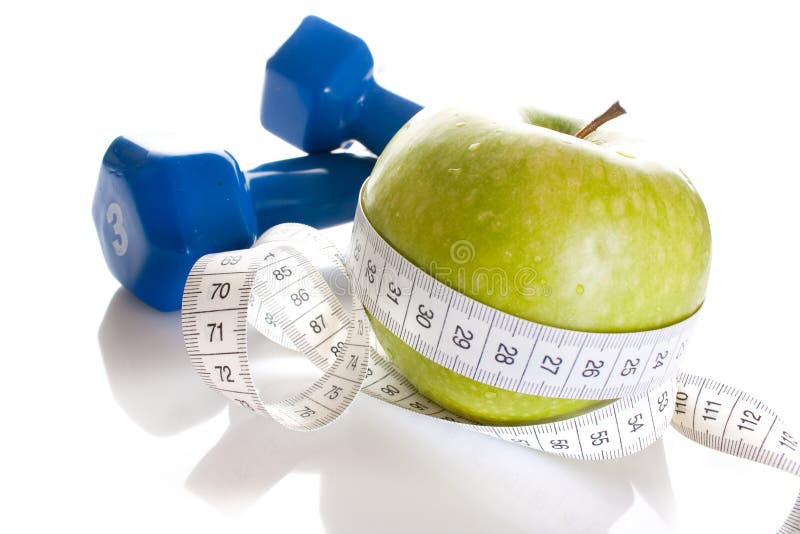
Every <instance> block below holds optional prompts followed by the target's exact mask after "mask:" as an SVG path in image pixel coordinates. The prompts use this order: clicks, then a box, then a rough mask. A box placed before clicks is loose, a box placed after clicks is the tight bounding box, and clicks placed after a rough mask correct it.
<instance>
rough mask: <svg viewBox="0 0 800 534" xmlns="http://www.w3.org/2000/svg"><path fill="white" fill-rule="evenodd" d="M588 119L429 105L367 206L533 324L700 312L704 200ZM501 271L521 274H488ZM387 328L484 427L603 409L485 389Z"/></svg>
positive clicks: (605, 326) (468, 289)
mask: <svg viewBox="0 0 800 534" xmlns="http://www.w3.org/2000/svg"><path fill="white" fill-rule="evenodd" d="M583 124H584V123H582V122H578V121H575V120H572V119H567V118H564V117H559V116H555V115H550V114H547V113H543V112H539V111H533V110H527V111H524V112H520V113H518V114H515V115H514V117H510V118H505V119H498V118H492V117H490V116H484V115H482V114H480V113H473V112H467V111H462V110H455V109H446V110H441V111H431V110H424V111H423V112H421V113H419V114H418V115H417V116H415V117H414V118H413V119H412V120H411V121H410V122H409V123H407V124H406V125H405V126H404V127H403V129H401V130H400V131H399V132H398V133H397V134H396V135H395V137H394V138H393V139H392V141H391V142H390V143H389V145H388V146H387V147H386V149H385V150H384V152H383V153H382V154H381V156H380V158H379V159H378V162H377V164H376V165H375V168H374V170H373V172H372V175H371V177H370V178H369V180H368V181H367V183H366V186H365V189H364V195H363V198H362V202H363V204H362V205H363V209H364V213H365V214H366V216H367V218H368V219H369V221H370V222H371V223H372V225H373V226H374V227H375V229H376V230H377V231H378V233H379V234H380V235H381V236H382V237H383V238H384V239H386V241H388V242H389V243H390V244H391V245H392V246H393V247H394V248H395V249H396V250H397V251H398V252H400V253H401V254H402V255H403V256H404V257H405V258H407V259H408V260H409V261H411V262H412V263H414V264H415V265H416V266H417V267H419V268H421V269H423V270H425V271H426V272H428V274H431V275H432V276H434V277H436V278H437V279H438V280H439V281H441V282H444V283H446V284H448V285H450V286H451V287H453V288H455V289H456V290H458V291H460V292H461V293H464V294H466V295H469V296H470V297H472V298H474V299H476V300H478V301H480V302H483V303H484V304H487V305H489V306H493V307H495V308H497V309H499V310H502V311H505V312H507V313H510V314H513V315H516V316H518V317H522V318H525V319H528V320H531V321H536V322H539V323H542V324H546V325H550V326H556V327H561V328H567V329H572V330H581V331H591V332H634V331H641V330H649V329H654V328H659V327H663V326H667V325H670V324H673V323H675V322H678V321H680V320H682V319H685V318H686V317H688V316H690V315H691V314H692V313H694V312H695V311H696V310H697V309H698V308H699V306H700V305H701V304H702V302H703V296H704V293H705V288H706V283H707V280H708V272H709V262H710V249H711V234H710V229H709V224H708V217H707V214H706V209H705V206H704V205H703V202H702V201H701V199H700V197H699V195H698V194H697V191H696V190H695V188H694V187H693V186H692V184H691V182H690V181H689V179H688V178H687V177H686V175H685V174H684V173H683V172H682V171H680V170H675V169H672V168H670V167H668V166H666V165H663V164H661V163H658V162H657V161H653V160H650V159H646V158H642V157H637V155H636V154H632V153H630V150H625V151H623V150H621V149H619V147H618V145H617V144H615V141H614V140H613V138H612V137H611V136H610V135H609V134H604V133H603V130H598V131H596V132H594V133H592V134H590V135H588V136H587V137H586V138H585V139H581V138H578V137H575V135H574V134H575V133H576V132H578V130H579V129H580V128H581V126H583ZM459 247H461V248H462V249H463V250H459ZM498 269H500V271H499V272H502V273H503V277H502V278H504V279H505V282H503V281H502V280H499V279H497V277H495V276H493V277H492V279H491V280H487V277H486V276H485V274H486V273H487V272H492V273H497V272H498ZM520 274H522V276H520ZM371 321H372V324H373V327H374V329H375V334H376V336H377V338H378V340H379V341H380V343H381V344H382V345H383V347H384V348H385V349H386V352H387V354H388V355H389V357H390V358H391V359H392V361H393V362H394V363H395V364H396V365H397V367H398V368H399V369H400V371H401V372H403V374H405V376H406V377H407V378H408V379H409V380H410V381H411V382H412V383H414V385H415V386H416V387H417V388H418V389H419V390H420V391H421V392H422V393H423V394H425V395H426V396H428V397H429V398H431V399H432V400H434V401H436V402H438V403H439V404H441V405H442V406H444V407H446V408H448V409H449V410H451V411H453V412H455V413H458V414H461V415H463V416H465V417H468V418H470V419H472V420H475V421H479V422H484V423H490V424H523V423H534V422H544V421H551V420H557V419H560V418H566V417H571V416H574V415H576V414H578V413H580V412H583V411H587V410H590V409H593V408H595V407H597V406H599V405H600V404H602V402H598V401H587V400H574V399H558V398H548V397H540V396H534V395H526V394H521V393H515V392H511V391H508V390H503V389H499V388H495V387H492V386H489V385H486V384H482V383H480V382H476V381H474V380H471V379H469V378H467V377H464V376H462V375H459V374H457V373H454V372H452V371H450V370H448V369H446V368H444V367H441V366H440V365H438V364H436V363H433V362H431V361H430V360H428V359H426V358H425V357H423V356H422V355H420V354H419V353H418V352H416V351H415V350H413V349H412V348H410V347H409V346H408V345H406V344H405V343H404V342H403V341H401V340H400V339H399V338H398V337H397V336H395V335H394V334H392V333H391V332H390V331H389V330H387V329H386V328H385V327H384V326H383V325H381V324H379V323H378V322H377V321H376V320H375V319H374V318H372V319H371Z"/></svg>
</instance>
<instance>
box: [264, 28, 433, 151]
mask: <svg viewBox="0 0 800 534" xmlns="http://www.w3.org/2000/svg"><path fill="white" fill-rule="evenodd" d="M372 67H373V60H372V54H371V53H370V51H369V48H367V45H366V43H365V42H364V41H363V40H361V39H360V38H359V37H356V36H355V35H353V34H351V33H348V32H346V31H344V30H342V29H341V28H339V27H337V26H334V25H333V24H331V23H329V22H326V21H324V20H322V19H320V18H318V17H314V16H309V17H306V18H305V19H304V20H303V22H302V23H301V24H300V26H299V27H298V28H297V30H295V32H294V33H293V34H292V35H291V36H290V37H289V39H287V40H286V42H285V43H284V44H283V45H282V46H281V47H280V48H279V49H278V51H277V52H276V53H275V55H273V56H272V57H271V58H270V59H269V61H267V68H266V77H265V81H264V92H263V98H262V106H261V124H262V125H263V126H264V127H265V128H266V129H267V130H269V131H270V132H272V133H274V134H275V135H277V136H278V137H280V138H282V139H284V140H285V141H288V142H289V143H291V144H293V145H294V146H296V147H298V148H300V149H302V150H304V151H306V152H310V153H315V152H328V151H330V150H333V149H335V148H338V147H340V146H341V145H342V144H343V143H345V142H346V141H348V140H351V139H357V140H359V141H360V142H361V143H363V144H364V145H365V146H366V147H367V148H369V149H370V150H371V151H372V152H373V153H375V154H380V153H381V151H382V150H383V148H384V147H385V146H386V144H387V143H388V142H389V140H390V139H391V138H392V136H393V135H394V134H395V132H397V130H399V129H400V127H401V126H403V124H405V123H406V122H407V121H408V119H410V118H411V117H412V116H413V115H414V114H416V113H417V112H418V111H419V110H420V109H421V107H420V106H419V105H417V104H415V103H413V102H411V101H410V100H406V99H405V98H402V97H400V96H398V95H396V94H394V93H391V92H389V91H387V90H386V89H383V88H382V87H380V86H379V85H378V84H377V83H376V82H375V78H374V77H373V73H372Z"/></svg>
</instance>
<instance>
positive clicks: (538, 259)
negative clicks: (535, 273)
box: [533, 256, 542, 263]
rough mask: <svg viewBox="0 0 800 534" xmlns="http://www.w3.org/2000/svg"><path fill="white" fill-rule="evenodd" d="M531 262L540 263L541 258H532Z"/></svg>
mask: <svg viewBox="0 0 800 534" xmlns="http://www.w3.org/2000/svg"><path fill="white" fill-rule="evenodd" d="M533 261H535V262H536V263H539V262H540V261H542V257H541V256H536V257H535V258H533Z"/></svg>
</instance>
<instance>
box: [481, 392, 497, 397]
mask: <svg viewBox="0 0 800 534" xmlns="http://www.w3.org/2000/svg"><path fill="white" fill-rule="evenodd" d="M483 396H484V397H486V398H487V399H493V398H495V397H497V393H495V392H494V391H487V392H486V393H484V394H483Z"/></svg>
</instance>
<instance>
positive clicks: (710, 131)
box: [0, 0, 800, 534]
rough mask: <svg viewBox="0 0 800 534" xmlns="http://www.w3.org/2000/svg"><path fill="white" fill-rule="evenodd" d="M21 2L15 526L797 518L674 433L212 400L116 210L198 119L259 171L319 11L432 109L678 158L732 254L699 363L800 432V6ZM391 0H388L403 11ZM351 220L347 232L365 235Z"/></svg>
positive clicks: (3, 33)
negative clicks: (499, 118) (307, 30)
mask: <svg viewBox="0 0 800 534" xmlns="http://www.w3.org/2000/svg"><path fill="white" fill-rule="evenodd" d="M18 4H19V5H18V6H15V7H9V5H8V4H4V7H2V8H0V55H2V62H0V69H1V70H0V72H2V75H3V85H2V89H0V95H2V98H0V136H2V139H1V141H2V144H1V145H0V146H1V147H2V154H3V165H2V171H3V173H2V183H3V194H2V195H0V203H2V205H1V206H0V213H2V217H3V219H2V226H1V227H0V228H2V230H0V231H2V244H3V253H2V259H1V260H0V265H1V266H2V267H0V269H1V271H0V272H1V273H2V284H0V295H2V305H3V306H4V312H5V313H4V319H3V321H2V328H0V332H2V341H3V345H2V346H3V360H2V364H0V388H1V389H0V395H2V403H0V406H2V408H0V409H2V419H0V428H2V430H0V436H2V437H1V438H0V516H1V517H2V523H3V527H2V529H3V531H5V532H52V531H56V530H66V531H73V530H78V529H80V530H82V531H100V530H102V531H111V532H142V531H147V532H159V531H169V530H175V529H177V530H178V531H182V532H198V533H199V532H212V531H215V530H220V531H225V532H233V531H234V529H236V530H237V531H240V532H241V531H243V529H245V528H247V529H252V531H258V532H263V531H268V532H290V531H293V532H331V533H354V532H380V533H383V534H389V533H392V532H489V531H493V532H545V533H547V532H613V533H623V532H642V531H648V532H660V531H678V532H722V531H725V532H772V531H774V530H775V529H776V528H777V526H778V525H779V524H780V522H781V521H782V519H783V517H784V515H785V513H787V512H788V510H789V507H790V505H791V503H792V501H793V500H794V498H795V497H796V491H797V489H798V486H800V484H798V481H797V479H795V478H792V477H790V476H788V475H785V474H782V473H778V472H773V471H771V470H770V469H768V468H765V467H761V466H757V465H751V464H748V463H746V462H743V461H739V460H736V459H732V458H728V457H724V456H723V455H721V454H717V453H713V452H710V451H706V450H704V449H702V448H701V447H699V446H696V445H694V444H692V443H690V442H688V441H687V440H685V439H684V438H682V437H681V436H679V435H678V434H677V433H676V432H675V431H673V430H669V431H668V432H667V435H666V436H665V438H664V439H663V441H662V442H660V443H659V444H657V445H655V446H653V447H652V448H650V449H648V450H647V451H645V452H644V453H642V454H639V455H637V456H634V457H631V458H628V459H623V460H619V461H615V462H609V463H605V464H599V463H594V464H590V463H583V462H574V461H565V460H560V459H556V458H553V457H550V456H546V455H543V454H539V453H535V452H531V451H528V450H525V449H523V448H521V447H514V446H511V445H506V444H503V443H500V442H497V441H494V440H492V439H490V438H485V437H480V436H476V435H472V434H470V433H468V432H463V431H458V430H455V429H450V428H447V427H444V426H442V425H439V424H437V423H435V422H430V421H427V420H425V419H423V418H420V417H416V416H413V415H411V414H407V413H404V412H401V411H399V410H395V409H393V408H390V407H388V406H386V405H382V404H380V403H379V402H377V401H374V400H372V399H369V398H360V399H359V400H358V401H357V402H356V403H355V406H354V407H353V408H352V410H351V411H350V412H348V413H347V414H346V416H345V417H344V418H343V419H342V420H341V421H339V422H337V423H336V424H334V425H333V426H331V427H330V428H329V429H326V430H323V431H320V432H317V433H315V434H311V435H308V434H296V433H291V432H289V431H286V430H284V429H282V428H281V427H279V426H278V425H276V424H275V423H272V422H269V421H266V420H262V419H258V418H256V417H254V416H251V415H249V414H248V413H246V412H244V411H243V410H242V409H240V408H234V407H230V406H228V405H227V404H226V403H225V402H223V400H222V399H221V398H218V397H217V396H215V394H213V393H212V392H210V391H206V389H205V388H204V386H202V385H201V384H200V382H199V380H198V379H196V378H195V377H194V376H193V374H192V371H191V368H190V366H189V364H188V362H187V360H186V358H185V356H184V353H183V349H182V346H181V335H180V331H179V317H178V315H177V314H175V313H173V314H162V313H158V312H155V311H153V310H151V309H149V308H147V307H145V306H143V305H142V304H140V303H138V302H137V301H136V300H135V299H134V298H133V297H132V296H131V295H130V294H128V293H127V292H126V291H124V290H120V289H118V287H119V286H118V284H117V282H116V281H115V280H114V279H113V278H112V277H111V276H110V274H109V273H108V271H107V269H106V266H105V264H104V261H103V258H102V255H101V253H100V247H99V245H98V243H97V238H96V234H95V231H94V228H93V227H92V222H91V217H90V204H91V199H92V195H93V190H94V187H95V183H96V179H97V171H98V168H99V164H100V159H101V157H102V155H103V152H104V151H105V148H106V146H107V145H108V143H109V142H110V141H111V140H112V139H113V138H114V137H115V136H116V135H119V134H123V133H124V134H134V133H147V132H172V133H176V134H179V135H189V134H193V135H195V136H199V137H201V138H203V139H205V140H206V141H207V142H208V144H210V145H213V146H216V147H218V148H226V149H229V150H230V151H231V152H233V154H234V155H236V157H237V158H238V160H239V162H240V163H241V164H242V166H244V167H251V166H255V165H257V164H259V163H261V162H264V161H269V160H272V159H278V158H283V157H289V156H294V155H297V154H299V153H298V152H297V151H296V150H295V149H292V148H291V147H289V146H287V145H285V144H284V143H282V142H281V141H279V140H278V139H276V138H274V137H273V136H271V135H270V134H268V133H266V132H265V131H264V130H262V129H261V127H260V124H259V121H258V116H259V102H260V91H261V84H262V81H263V67H264V62H265V60H266V59H267V58H268V56H269V55H270V54H271V52H272V51H274V50H275V49H276V48H277V46H278V45H279V44H280V43H281V42H282V41H283V40H284V39H285V38H286V37H287V36H288V35H289V34H290V33H291V32H292V31H293V30H294V28H295V27H296V25H297V24H298V23H299V22H300V20H301V18H302V17H303V16H304V15H306V14H309V13H315V14H318V15H321V16H323V17H325V18H327V19H329V20H331V21H332V22H335V23H337V24H339V25H340V26H343V27H345V28H346V29H348V30H350V31H352V32H354V33H356V34H358V35H360V36H362V37H363V38H364V39H365V40H366V41H367V42H368V43H369V45H370V47H371V49H372V52H373V55H374V56H375V58H376V77H377V78H378V79H379V81H380V82H382V83H383V84H384V85H385V86H386V87H388V88H390V89H393V90H395V91H396V92H398V93H401V94H403V95H405V96H407V97H409V98H412V99H414V100H416V101H418V102H420V103H423V104H425V105H431V104H444V103H448V102H453V101H461V100H464V99H476V98H477V99H480V100H483V101H487V102H492V101H499V100H503V101H508V102H522V103H533V104H537V105H540V106H544V107H547V108H550V109H554V110H557V111H564V112H571V113H576V114H578V115H581V116H585V117H591V116H594V115H595V114H597V113H598V112H600V111H602V110H603V109H605V108H606V107H607V106H608V104H610V103H611V102H612V101H613V100H614V99H616V98H619V99H621V101H622V103H623V105H625V107H626V108H627V109H628V111H629V116H626V117H624V118H621V119H619V120H618V121H617V127H618V128H620V129H628V130H630V131H632V132H635V133H637V134H640V135H641V136H643V137H645V138H646V139H647V140H648V141H650V142H651V144H653V145H656V146H658V147H661V148H664V149H668V150H669V151H670V152H671V153H672V154H674V156H675V161H676V162H677V163H678V164H680V165H681V166H682V167H683V168H684V169H686V170H687V172H688V173H689V175H690V176H691V177H692V179H693V181H694V183H695V185H696V187H697V188H698V190H699V191H700V193H701V195H702V196H703V198H704V200H705V202H706V204H707V206H708V211H709V216H710V219H711V224H712V230H713V237H714V249H713V265H712V273H711V282H710V286H709V289H708V294H707V302H706V306H705V309H704V310H703V316H702V319H701V321H700V325H699V327H698V328H697V331H696V334H695V337H694V340H693V344H692V345H691V348H690V351H689V354H688V357H687V359H686V365H687V370H692V371H696V372H699V373H705V374H707V375H711V376H713V377H716V378H718V379H721V380H724V381H728V382H729V383H731V384H734V385H737V386H740V387H742V388H744V389H746V390H748V391H750V392H752V393H754V394H756V395H759V396H760V397H761V398H763V399H765V400H766V401H767V402H768V403H769V404H770V405H771V406H773V407H774V408H776V409H778V410H779V411H780V412H782V414H783V415H784V418H785V419H787V420H788V421H789V422H790V424H792V425H793V427H794V428H795V429H800V409H798V399H797V382H798V376H799V375H800V363H799V362H800V358H799V357H800V353H799V352H800V350H798V347H797V335H796V333H797V329H798V326H797V319H798V308H797V306H798V302H800V286H799V284H798V253H797V247H798V239H797V235H796V234H797V230H798V228H800V209H798V198H799V193H800V186H798V181H800V175H799V174H800V173H799V172H798V125H799V124H800V104H798V95H800V82H799V81H798V77H797V61H798V51H800V37H798V35H800V32H798V29H797V21H798V17H797V12H796V10H795V9H794V6H793V4H794V3H792V2H785V3H783V4H779V3H773V2H758V3H755V2H747V3H739V2H720V3H718V4H716V6H715V7H714V6H713V5H712V3H710V2H708V3H701V2H690V3H686V4H683V3H679V2H669V3H664V6H666V7H658V8H657V7H654V6H645V5H644V4H645V3H643V2H631V3H613V2H586V3H576V2H552V1H548V2H545V1H529V2H520V3H519V4H511V3H504V2H500V1H497V0H494V1H491V2H481V3H480V4H478V5H477V6H476V7H470V6H468V5H467V4H466V3H465V2H458V3H453V4H450V5H441V6H440V4H439V3H434V2H426V3H424V4H422V5H419V6H415V5H412V4H410V3H408V2H394V3H386V4H379V3H378V2H374V1H373V2H364V3H362V4H360V5H357V4H356V3H355V2H344V1H342V2H332V3H322V2H319V4H318V5H317V4H315V3H312V2H266V1H262V2H258V3H245V2H226V3H225V5H224V7H223V5H222V3H206V2H186V3H180V4H179V3H168V2H164V1H161V2H151V1H146V0H139V1H137V2H129V3H119V2H105V3H90V2H60V3H56V2H52V3H47V2H26V3H24V7H20V6H22V5H23V3H18ZM379 6H380V7H379ZM336 236H337V237H338V238H339V239H340V240H342V241H345V242H346V239H347V232H346V230H343V231H340V232H338V233H337V234H336Z"/></svg>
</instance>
